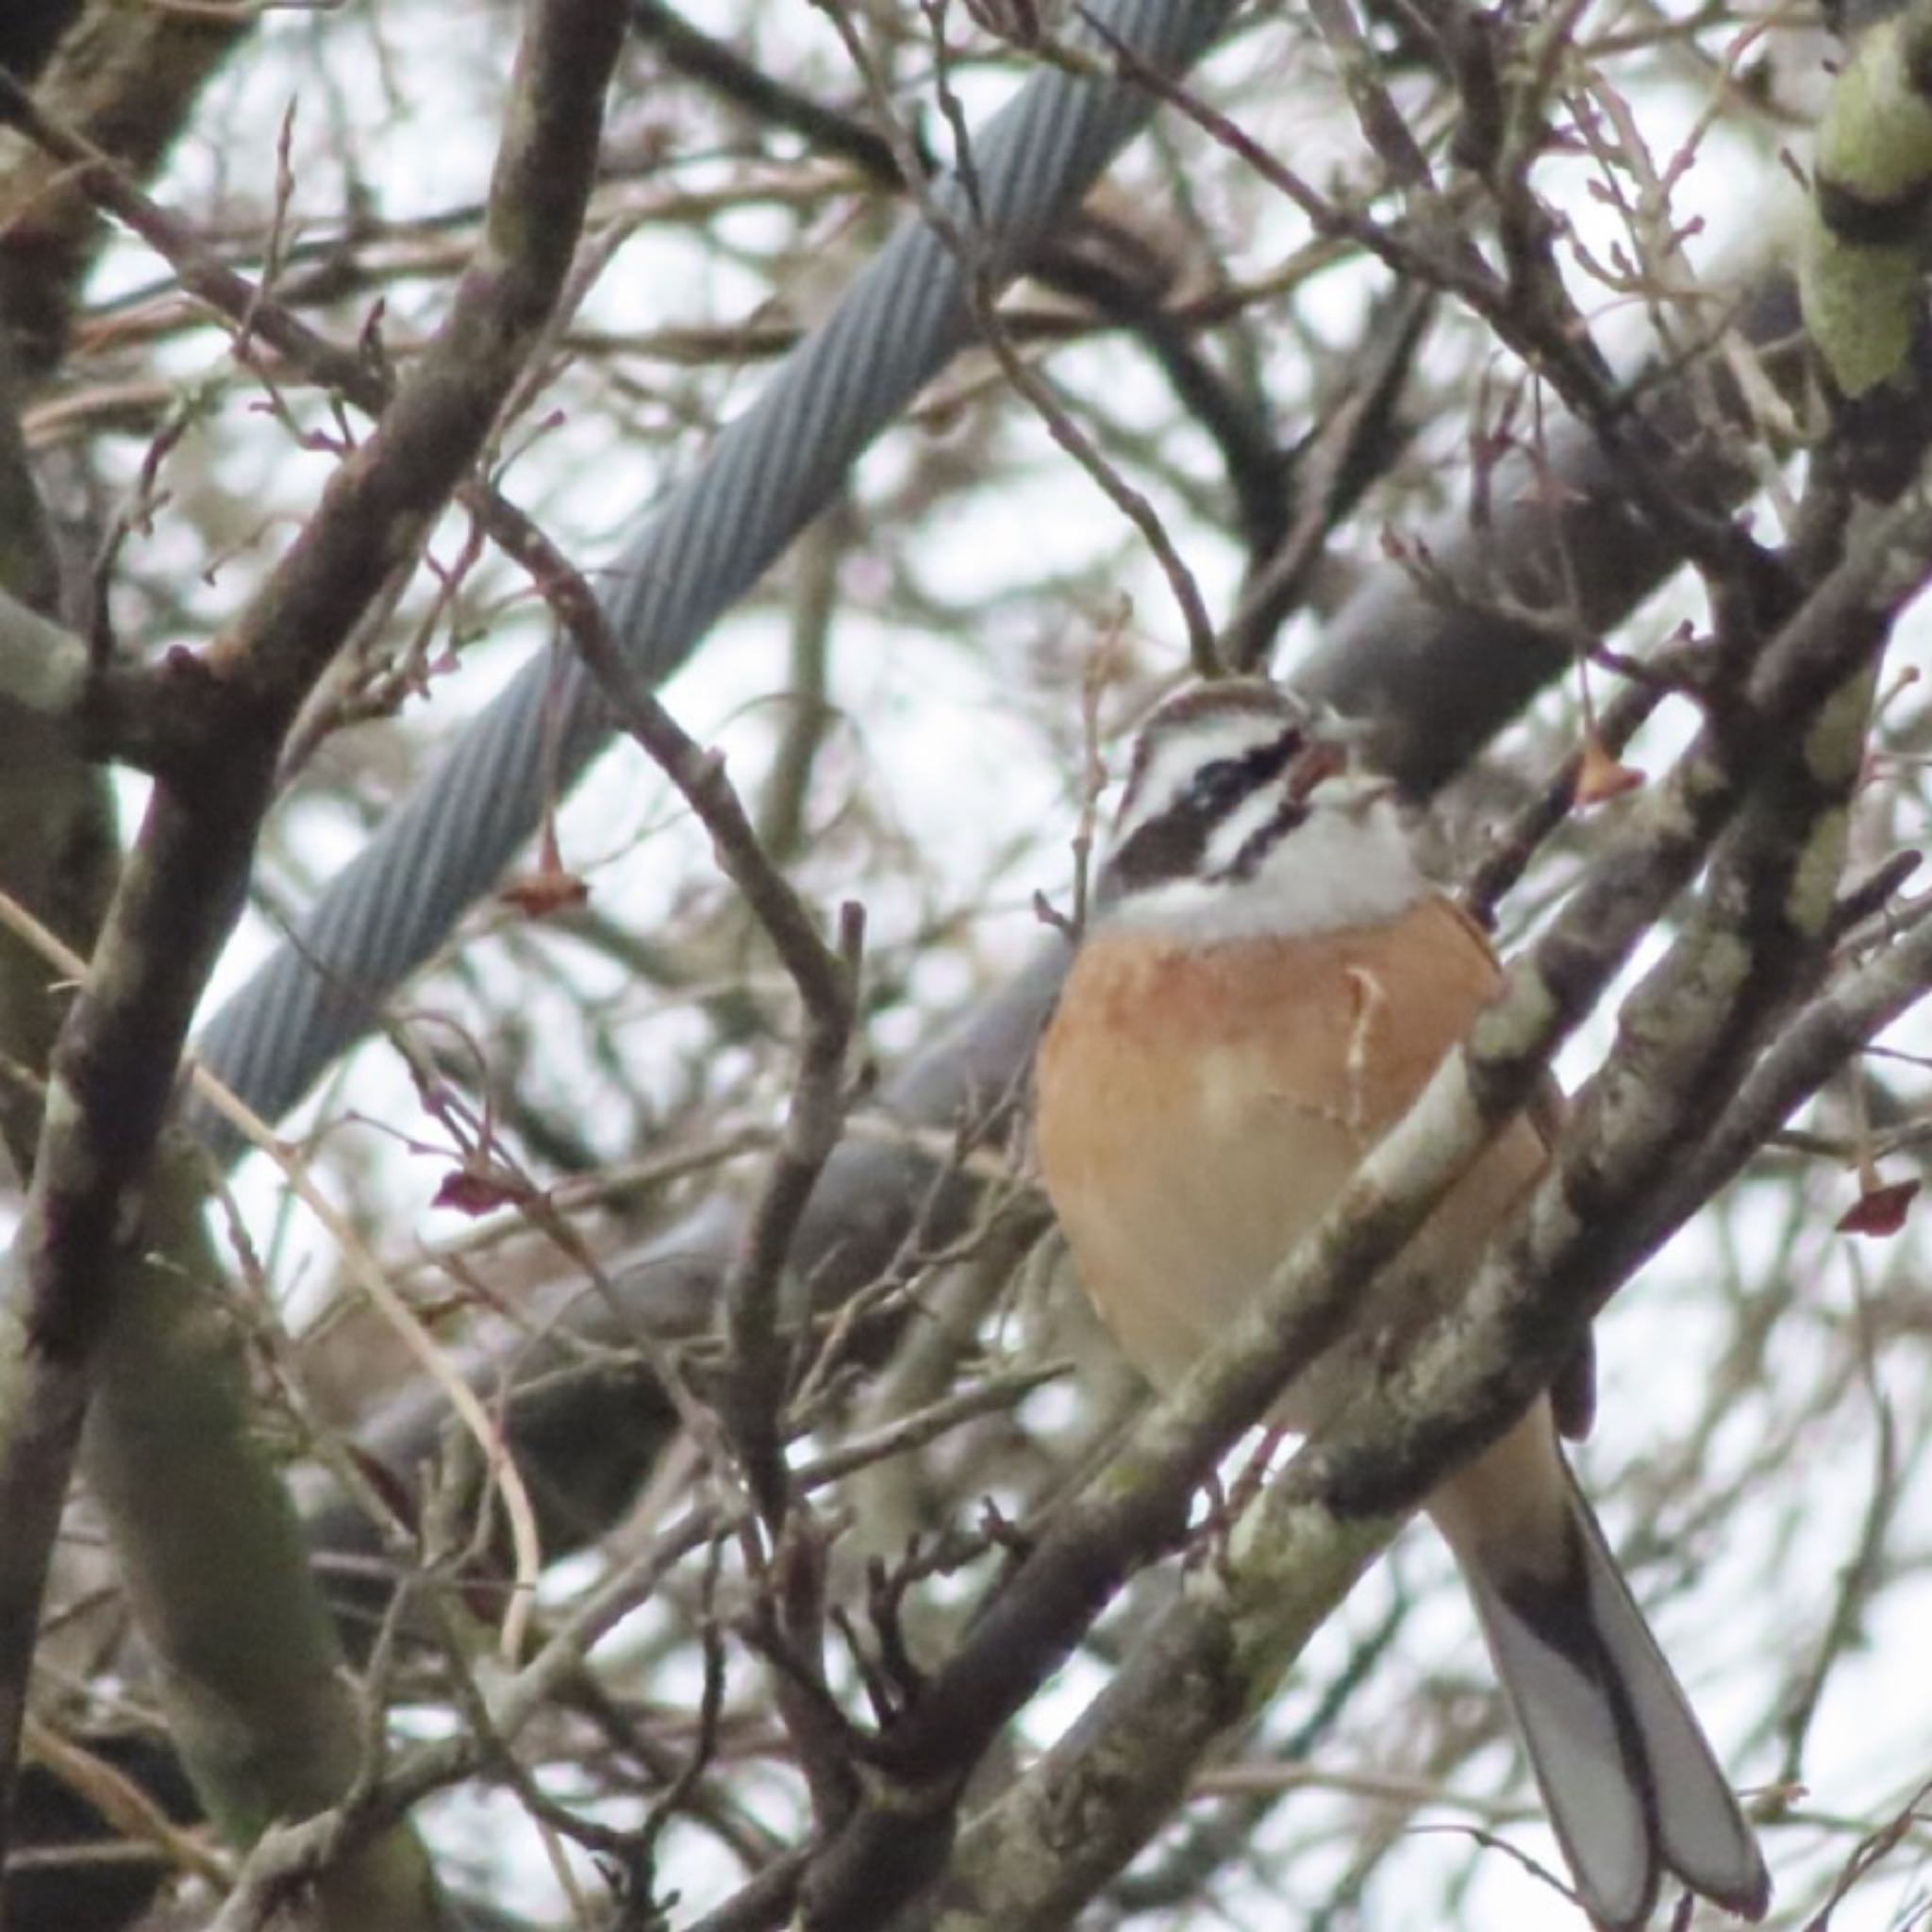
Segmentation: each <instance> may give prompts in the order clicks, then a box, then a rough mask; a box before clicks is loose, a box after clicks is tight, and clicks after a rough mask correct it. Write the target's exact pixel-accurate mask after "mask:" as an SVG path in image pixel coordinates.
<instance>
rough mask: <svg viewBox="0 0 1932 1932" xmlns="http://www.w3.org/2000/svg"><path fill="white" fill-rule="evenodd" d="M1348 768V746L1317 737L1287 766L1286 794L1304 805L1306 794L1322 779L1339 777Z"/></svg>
mask: <svg viewBox="0 0 1932 1932" xmlns="http://www.w3.org/2000/svg"><path fill="white" fill-rule="evenodd" d="M1347 770H1348V748H1347V746H1346V745H1341V744H1337V743H1335V742H1334V741H1332V740H1330V739H1324V738H1318V739H1316V741H1314V743H1312V744H1311V745H1309V746H1308V748H1307V751H1305V752H1303V753H1302V755H1301V757H1300V758H1297V759H1296V760H1295V761H1294V763H1293V764H1292V765H1291V767H1290V768H1289V774H1288V795H1289V797H1290V798H1291V799H1292V800H1293V801H1294V802H1295V804H1297V805H1306V804H1307V799H1308V794H1309V793H1310V792H1311V791H1314V789H1315V787H1316V786H1318V785H1320V784H1321V783H1322V782H1323V781H1324V779H1327V778H1334V777H1339V776H1340V775H1341V774H1342V773H1343V772H1345V771H1347Z"/></svg>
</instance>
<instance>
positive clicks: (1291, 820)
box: [1208, 798, 1308, 880]
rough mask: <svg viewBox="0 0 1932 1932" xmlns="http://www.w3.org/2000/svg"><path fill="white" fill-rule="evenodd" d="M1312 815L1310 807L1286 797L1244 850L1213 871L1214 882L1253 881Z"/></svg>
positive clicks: (1250, 836) (1245, 841)
mask: <svg viewBox="0 0 1932 1932" xmlns="http://www.w3.org/2000/svg"><path fill="white" fill-rule="evenodd" d="M1307 815H1308V808H1307V802H1306V801H1305V800H1303V799H1299V798H1284V799H1283V800H1282V801H1281V803H1280V804H1279V805H1277V806H1276V807H1275V808H1274V811H1273V812H1271V813H1270V814H1269V816H1268V817H1267V819H1266V820H1265V821H1263V823H1262V824H1259V825H1257V827H1256V828H1255V830H1254V831H1252V832H1250V833H1249V834H1248V836H1247V837H1246V838H1245V839H1243V840H1242V841H1241V850H1240V851H1239V852H1237V853H1236V854H1235V856H1234V857H1233V858H1230V859H1229V860H1228V862H1227V863H1226V864H1225V865H1224V866H1221V867H1219V868H1218V869H1217V870H1215V871H1214V872H1211V873H1209V874H1208V877H1209V878H1211V879H1216V880H1220V879H1251V878H1253V877H1254V875H1255V874H1257V872H1259V871H1260V870H1261V865H1262V861H1263V860H1265V859H1266V858H1267V857H1268V855H1269V854H1270V853H1271V852H1273V851H1274V848H1275V847H1276V846H1277V845H1279V844H1280V843H1281V841H1283V840H1284V839H1285V838H1287V837H1288V835H1289V833H1291V831H1293V830H1294V828H1295V827H1296V826H1297V825H1298V824H1301V822H1302V821H1303V820H1304V819H1305V818H1307Z"/></svg>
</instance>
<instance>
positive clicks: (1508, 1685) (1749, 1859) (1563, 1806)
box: [1463, 1480, 1771, 1932]
mask: <svg viewBox="0 0 1932 1932" xmlns="http://www.w3.org/2000/svg"><path fill="white" fill-rule="evenodd" d="M1565 1541H1566V1542H1567V1544H1568V1550H1567V1553H1566V1560H1565V1561H1564V1562H1563V1563H1562V1565H1561V1568H1560V1569H1559V1570H1558V1571H1557V1572H1556V1573H1555V1574H1535V1573H1533V1572H1530V1571H1527V1570H1521V1569H1510V1570H1505V1569H1503V1568H1501V1567H1500V1566H1499V1565H1498V1564H1496V1563H1494V1562H1492V1561H1491V1562H1485V1561H1483V1560H1482V1559H1481V1558H1480V1557H1478V1556H1476V1555H1475V1554H1474V1553H1473V1552H1469V1551H1465V1552H1464V1553H1463V1556H1464V1567H1465V1570H1466V1572H1467V1574H1468V1578H1469V1584H1470V1592H1471V1595H1472V1596H1473V1597H1474V1601H1475V1606H1476V1611H1477V1614H1478V1617H1479V1618H1480V1620H1481V1623H1482V1626H1483V1634H1484V1636H1485V1637H1486V1638H1487V1639H1488V1641H1489V1646H1490V1650H1491V1654H1492V1655H1493V1657H1494V1658H1495V1661H1496V1669H1497V1673H1498V1674H1499V1675H1500V1676H1501V1678H1502V1680H1503V1685H1504V1688H1505V1690H1506V1691H1507V1694H1508V1698H1509V1703H1510V1706H1511V1707H1512V1708H1513V1710H1514V1711H1515V1713H1516V1718H1517V1722H1518V1724H1520V1725H1521V1727H1522V1730H1523V1735H1524V1741H1525V1743H1526V1745H1527V1747H1528V1751H1529V1757H1530V1762H1531V1764H1532V1765H1533V1766H1534V1768H1535V1771H1536V1777H1537V1783H1538V1784H1539V1786H1541V1790H1542V1794H1543V1802H1544V1805H1545V1806H1546V1807H1547V1808H1548V1811H1549V1815H1550V1821H1551V1824H1553V1825H1554V1827H1555V1829H1556V1833H1557V1840H1558V1841H1559V1842H1560V1843H1561V1845H1562V1847H1563V1851H1564V1855H1565V1857H1567V1858H1568V1860H1569V1862H1570V1866H1571V1870H1572V1872H1573V1874H1574V1876H1575V1879H1576V1887H1577V1891H1578V1893H1579V1895H1580V1896H1581V1898H1582V1901H1583V1904H1584V1907H1585V1909H1586V1910H1588V1912H1589V1913H1590V1915H1591V1919H1592V1920H1593V1921H1594V1922H1595V1923H1596V1924H1598V1925H1600V1926H1602V1927H1605V1928H1607V1932H1625V1928H1629V1927H1633V1926H1637V1925H1641V1924H1642V1923H1643V1921H1644V1920H1645V1919H1646V1918H1647V1917H1648V1916H1649V1914H1650V1911H1651V1907H1653V1906H1654V1905H1655V1903H1656V1901H1657V1888H1658V1886H1659V1884H1660V1883H1661V1881H1662V1879H1663V1876H1664V1874H1666V1873H1674V1874H1676V1875H1677V1877H1679V1878H1681V1879H1682V1880H1683V1881H1684V1883H1685V1884H1686V1885H1688V1886H1689V1887H1690V1888H1691V1890H1693V1891H1696V1892H1699V1893H1702V1894H1703V1895H1704V1896H1705V1897H1707V1898H1709V1899H1712V1900H1715V1901H1716V1902H1717V1903H1718V1904H1720V1905H1724V1906H1726V1907H1729V1908H1730V1909H1731V1910H1732V1911H1734V1912H1739V1913H1740V1914H1742V1915H1743V1916H1744V1917H1746V1918H1749V1919H1757V1918H1761V1917H1762V1916H1763V1914H1764V1911H1765V1908H1766V1907H1767V1906H1768V1904H1769V1903H1770V1894H1771V1881H1770V1878H1769V1876H1768V1874H1766V1871H1765V1867H1764V1860H1763V1857H1762V1856H1761V1854H1760V1853H1759V1851H1758V1848H1757V1839H1756V1838H1755V1837H1754V1835H1753V1833H1752V1831H1751V1827H1750V1826H1749V1825H1748V1824H1746V1823H1745V1822H1744V1818H1743V1814H1742V1813H1741V1812H1740V1810H1739V1808H1738V1802H1737V1799H1736V1798H1735V1797H1734V1796H1733V1794H1732V1792H1731V1788H1730V1786H1729V1784H1728V1783H1727V1782H1726V1780H1725V1778H1724V1773H1723V1771H1722V1770H1721V1769H1720V1768H1719V1766H1718V1762H1717V1759H1716V1757H1714V1756H1713V1755H1712V1752H1711V1749H1710V1746H1709V1744H1708V1743H1707V1742H1706V1740H1705V1737H1704V1733H1703V1732H1702V1731H1701V1730H1700V1729H1699V1728H1698V1724H1697V1720H1696V1718H1695V1717H1694V1716H1693V1715H1692V1714H1691V1707H1690V1704H1689V1702H1688V1701H1687V1700H1686V1698H1685V1696H1684V1692H1683V1691H1682V1689H1681V1688H1680V1687H1679V1685H1678V1683H1677V1680H1676V1678H1675V1677H1674V1675H1673V1674H1672V1672H1671V1667H1670V1665H1669V1664H1667V1663H1666V1662H1665V1661H1664V1657H1663V1653H1662V1652H1661V1651H1659V1650H1658V1648H1657V1641H1656V1640H1655V1639H1654V1638H1653V1637H1652V1636H1651V1634H1650V1627H1649V1625H1648V1624H1645V1622H1644V1620H1643V1614H1642V1612H1641V1610H1640V1609H1639V1608H1638V1607H1637V1604H1636V1602H1635V1600H1634V1599H1633V1598H1632V1596H1631V1594H1630V1591H1629V1587H1628V1585H1626V1584H1625V1583H1624V1577H1623V1574H1622V1573H1621V1572H1620V1571H1619V1569H1618V1568H1617V1565H1616V1561H1615V1559H1614V1558H1613V1557H1611V1555H1610V1552H1609V1549H1608V1546H1607V1544H1606V1542H1605V1541H1604V1537H1603V1532H1602V1530H1601V1529H1600V1528H1599V1527H1598V1526H1597V1523H1596V1519H1595V1517H1594V1515H1593V1514H1592V1513H1591V1508H1590V1506H1589V1504H1588V1503H1586V1502H1585V1501H1584V1499H1583V1496H1582V1494H1581V1492H1580V1491H1578V1490H1577V1489H1576V1487H1575V1484H1574V1480H1573V1481H1571V1482H1570V1484H1569V1521H1568V1524H1567V1535H1566V1538H1565Z"/></svg>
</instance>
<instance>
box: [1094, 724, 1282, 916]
mask: <svg viewBox="0 0 1932 1932" xmlns="http://www.w3.org/2000/svg"><path fill="white" fill-rule="evenodd" d="M1306 742H1307V741H1306V737H1305V734H1304V733H1303V731H1302V728H1301V726H1300V725H1299V724H1290V725H1288V726H1286V727H1285V728H1284V729H1283V730H1281V731H1280V732H1278V733H1277V734H1276V735H1275V736H1274V738H1272V739H1266V740H1264V741H1262V742H1261V743H1259V744H1257V745H1251V746H1250V747H1249V748H1248V749H1247V750H1246V751H1244V752H1241V753H1240V754H1239V755H1237V756H1235V757H1232V758H1212V759H1210V760H1209V761H1208V763H1206V764H1204V765H1203V766H1201V767H1200V769H1199V770H1198V771H1197V772H1195V774H1194V775H1193V777H1192V778H1191V780H1190V781H1189V784H1188V788H1187V790H1186V791H1183V792H1182V793H1181V794H1180V796H1179V797H1178V798H1176V799H1175V800H1174V803H1173V804H1172V805H1170V806H1169V807H1168V808H1167V809H1166V810H1164V811H1160V812H1157V813H1156V814H1155V815H1154V817H1152V818H1150V819H1148V820H1146V821H1145V822H1144V823H1142V824H1140V825H1137V826H1136V827H1135V828H1134V830H1133V831H1132V832H1131V833H1130V834H1129V835H1128V836H1127V838H1125V839H1124V840H1123V841H1121V843H1120V845H1119V846H1118V847H1117V848H1116V850H1115V852H1114V854H1113V857H1112V858H1111V859H1110V860H1109V861H1108V867H1107V870H1106V872H1105V873H1104V874H1102V875H1101V880H1100V898H1101V900H1102V902H1103V903H1107V902H1109V901H1114V900H1118V899H1122V898H1124V897H1125V896H1126V895H1127V894H1129V893H1131V892H1143V891H1148V890H1149V889H1150V888H1151V887H1154V886H1159V885H1165V884H1166V883H1168V882H1169V881H1170V880H1173V879H1181V878H1189V877H1191V876H1194V875H1195V874H1198V873H1199V872H1200V870H1201V860H1202V858H1203V857H1204V855H1205V854H1206V852H1207V850H1208V841H1209V840H1210V839H1212V838H1213V836H1214V833H1215V831H1216V829H1217V828H1218V827H1219V826H1221V825H1222V824H1225V822H1226V821H1227V820H1228V819H1230V818H1231V817H1233V815H1234V814H1235V812H1236V811H1238V810H1239V809H1240V808H1241V806H1242V805H1243V804H1244V803H1245V802H1246V801H1247V800H1248V799H1250V798H1252V797H1253V796H1254V795H1255V793H1256V792H1257V791H1260V790H1261V788H1262V787H1263V786H1265V785H1268V784H1271V783H1273V782H1274V779H1276V778H1278V777H1279V776H1280V775H1281V774H1282V773H1283V772H1285V771H1286V770H1287V769H1288V767H1289V765H1290V764H1291V762H1292V761H1293V760H1294V759H1295V758H1297V757H1298V756H1299V755H1300V754H1301V752H1302V750H1303V748H1304V746H1305V744H1306ZM1149 762H1150V760H1149V759H1148V758H1147V756H1146V747H1145V746H1144V745H1143V746H1142V747H1141V756H1140V757H1138V758H1137V759H1136V771H1135V779H1134V783H1133V784H1130V785H1129V787H1128V791H1127V796H1126V798H1125V799H1124V801H1123V802H1122V807H1121V809H1122V811H1123V812H1125V811H1127V810H1129V809H1130V808H1132V806H1133V803H1134V795H1135V791H1136V788H1137V787H1138V785H1139V783H1140V781H1141V778H1142V777H1144V775H1145V772H1146V769H1147V765H1148V763H1149ZM1284 811H1286V812H1291V814H1292V817H1291V819H1289V820H1287V821H1284V818H1283V812H1284ZM1302 816H1303V808H1301V807H1300V806H1299V805H1297V804H1295V802H1294V801H1292V800H1284V801H1283V809H1282V810H1279V811H1276V812H1275V813H1274V816H1273V817H1272V818H1271V819H1270V820H1269V821H1268V823H1267V824H1264V825H1263V826H1262V827H1261V828H1260V829H1259V830H1258V831H1257V832H1256V833H1255V834H1254V835H1253V837H1251V838H1249V839H1248V840H1246V841H1244V842H1243V843H1242V846H1241V851H1240V853H1238V854H1237V855H1236V857H1235V859H1234V861H1233V864H1232V865H1231V866H1229V867H1227V868H1224V869H1223V870H1222V871H1220V872H1218V873H1217V874H1215V875H1216V876H1217V877H1222V878H1225V877H1237V878H1244V877H1246V876H1247V875H1248V874H1249V873H1250V872H1252V871H1253V870H1254V868H1255V867H1257V866H1258V865H1259V864H1260V862H1261V859H1262V858H1264V857H1265V856H1266V854H1267V851H1268V848H1269V847H1270V846H1272V845H1273V844H1274V841H1276V840H1277V839H1279V838H1280V837H1281V836H1282V834H1283V833H1284V832H1286V831H1287V830H1288V829H1289V828H1290V824H1298V823H1299V822H1300V820H1301V818H1302ZM1257 841H1261V842H1260V843H1259V844H1258V845H1257ZM1251 847H1254V848H1255V850H1254V852H1253V856H1252V858H1250V856H1249V853H1250V848H1251Z"/></svg>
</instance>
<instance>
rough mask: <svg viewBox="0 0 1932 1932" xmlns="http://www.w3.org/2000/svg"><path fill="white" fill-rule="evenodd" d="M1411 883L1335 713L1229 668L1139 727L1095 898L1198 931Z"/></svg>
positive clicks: (1380, 913)
mask: <svg viewBox="0 0 1932 1932" xmlns="http://www.w3.org/2000/svg"><path fill="white" fill-rule="evenodd" d="M1426 890H1427V887H1426V885H1425V883H1424V879H1423V877H1422V874H1420V873H1419V872H1418V871H1417V869H1416V864H1415V858H1414V854H1413V852H1412V851H1411V849H1410V845H1409V841H1408V836H1407V833H1406V832H1405V831H1404V829H1403V827H1402V824H1401V822H1400V820H1399V818H1398V817H1397V814H1396V810H1395V807H1394V805H1393V803H1392V801H1391V788H1390V786H1389V785H1388V784H1387V783H1386V782H1385V781H1383V780H1381V779H1378V778H1374V777H1371V776H1370V775H1369V774H1366V773H1363V772H1361V771H1359V770H1357V768H1356V767H1355V765H1354V762H1353V760H1352V758H1351V755H1350V752H1349V749H1348V747H1347V743H1346V741H1345V738H1344V737H1343V735H1342V734H1341V733H1340V732H1339V731H1338V729H1337V726H1336V724H1335V721H1333V720H1332V719H1327V720H1324V719H1321V718H1318V717H1316V716H1315V715H1314V714H1313V713H1312V712H1311V711H1310V710H1309V709H1308V708H1307V707H1306V706H1304V705H1303V704H1302V703H1300V702H1299V701H1298V700H1297V699H1295V698H1294V697H1292V696H1291V695H1290V694H1289V693H1288V692H1286V691H1277V690H1276V689H1275V688H1274V686H1273V685H1270V684H1264V683H1262V682H1261V681H1259V680H1258V679H1251V678H1240V679H1236V678H1229V679H1226V680H1224V681H1223V682H1221V683H1217V684H1208V685H1195V686H1191V687H1190V688H1189V689H1188V690H1186V691H1181V692H1180V693H1178V694H1177V695H1176V696H1174V697H1172V698H1170V699H1169V700H1168V701H1167V702H1166V703H1165V704H1164V705H1162V706H1161V707H1160V708H1159V709H1158V710H1157V711H1156V712H1155V713H1154V714H1153V716H1152V717H1151V718H1149V719H1148V721H1147V723H1146V724H1145V725H1144V726H1143V727H1142V728H1141V736H1140V738H1139V740H1138V741H1136V743H1135V745H1134V758H1133V765H1132V769H1131V771H1130V772H1129V774H1128V777H1127V789H1126V793H1125V795H1124V797H1123V799H1122V800H1121V808H1120V814H1119V816H1118V818H1117V819H1116V820H1115V823H1114V831H1113V839H1112V842H1111V844H1110V846H1109V850H1108V861H1107V865H1106V868H1105V870H1104V871H1103V872H1102V874H1101V877H1100V889H1099V893H1098V911H1099V917H1100V921H1101V923H1102V924H1105V925H1108V926H1138V927H1141V928H1154V929H1159V930H1169V931H1173V932H1175V933H1178V934H1181V935H1184V936H1188V937H1191V938H1195V939H1198V940H1201V941H1214V940H1220V939H1235V938H1244V937H1250V936H1258V935H1261V934H1267V933H1274V934H1287V933H1312V932H1329V931H1334V930H1337V929H1339V928H1341V927H1343V926H1350V925H1362V924H1374V923H1375V922H1377V921H1381V920H1387V919H1392V918H1394V917H1395V915H1396V914H1397V913H1399V912H1401V911H1403V910H1405V909H1406V908H1407V907H1409V906H1410V905H1412V904H1413V903H1414V902H1415V901H1416V900H1417V899H1418V898H1420V897H1421V896H1422V895H1423V893H1424V891H1426Z"/></svg>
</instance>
